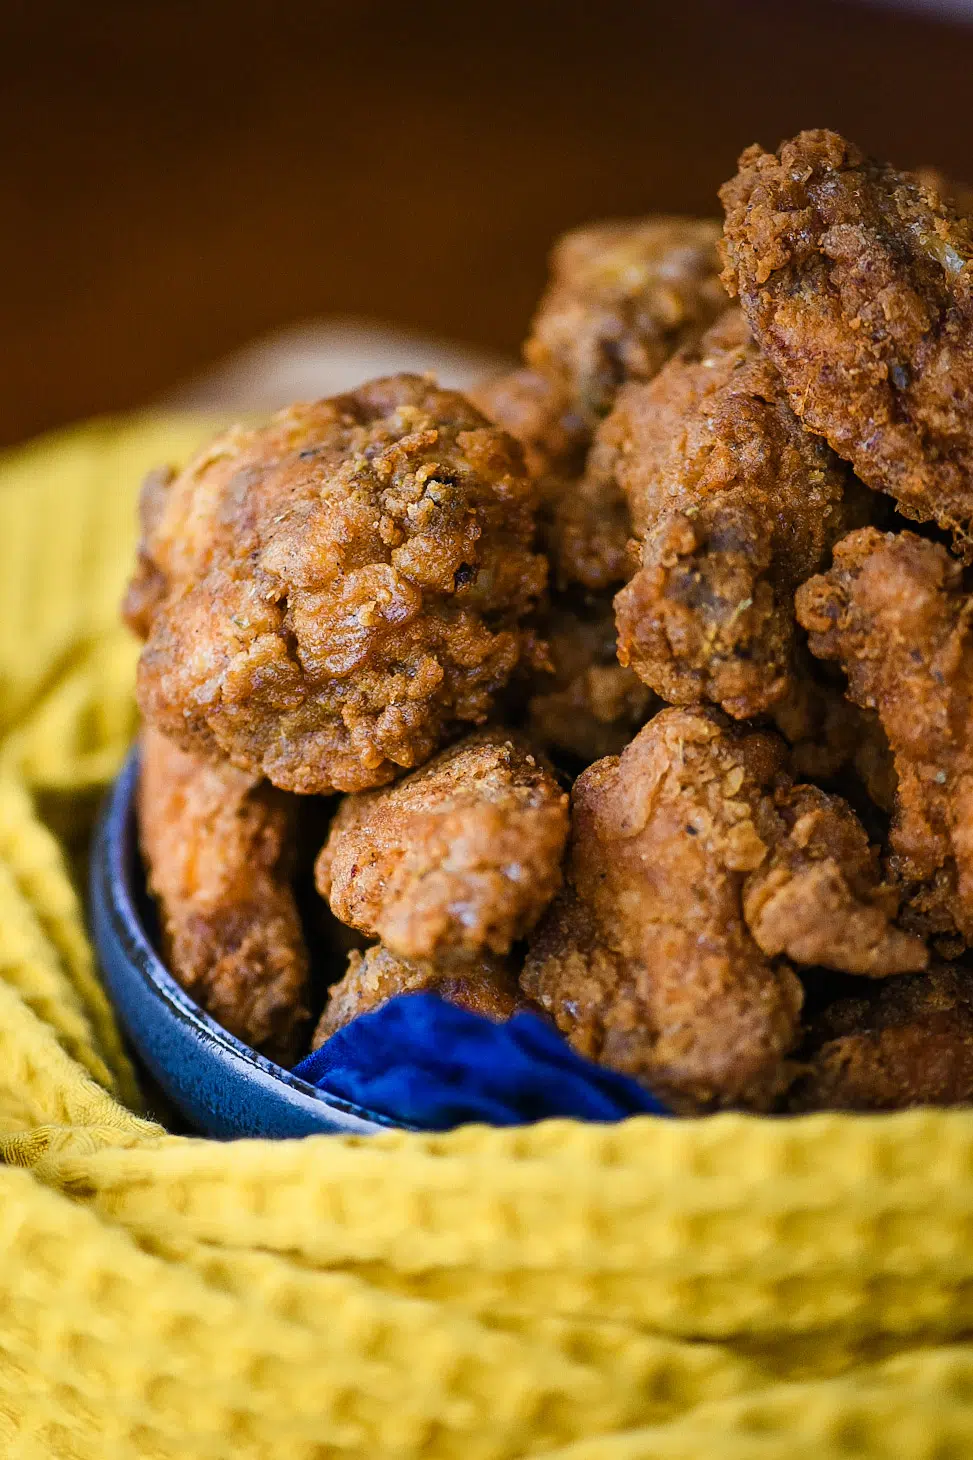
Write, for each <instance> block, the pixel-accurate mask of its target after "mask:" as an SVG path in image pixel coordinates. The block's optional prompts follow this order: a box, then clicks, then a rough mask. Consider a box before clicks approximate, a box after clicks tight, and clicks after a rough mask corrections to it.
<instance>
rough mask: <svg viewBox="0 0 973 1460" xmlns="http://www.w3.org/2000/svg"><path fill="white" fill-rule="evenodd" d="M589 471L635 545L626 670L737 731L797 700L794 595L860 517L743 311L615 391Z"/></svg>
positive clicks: (622, 617)
mask: <svg viewBox="0 0 973 1460" xmlns="http://www.w3.org/2000/svg"><path fill="white" fill-rule="evenodd" d="M595 467H597V468H598V469H599V470H600V471H601V472H602V473H604V474H607V475H610V476H614V479H615V480H616V482H617V484H618V487H619V489H620V490H621V492H622V493H623V494H624V496H625V498H626V499H627V501H628V504H629V508H630V510H631V514H632V523H633V527H634V530H635V532H636V533H637V535H638V536H639V537H640V538H641V548H640V555H641V567H640V569H639V571H638V572H637V573H636V574H635V576H634V578H632V580H631V581H630V582H629V583H628V585H627V586H626V587H625V588H623V589H622V590H621V592H620V593H619V594H618V596H617V597H616V599H615V609H616V615H617V620H618V632H619V658H620V659H621V661H622V663H623V664H630V665H631V666H632V668H633V669H635V671H636V672H637V673H638V674H639V675H640V677H641V678H642V679H644V680H645V682H646V683H647V684H649V685H651V686H652V688H653V689H654V690H655V691H656V692H657V693H658V694H659V695H661V696H662V698H663V699H665V700H668V701H669V702H670V703H671V704H697V703H700V702H704V701H708V702H710V703H713V704H718V705H720V706H721V707H722V708H723V709H724V710H725V711H726V712H727V713H728V714H731V715H733V716H734V717H735V718H738V719H745V718H750V717H751V716H753V715H758V714H763V713H765V712H766V711H768V710H769V709H770V708H771V707H772V706H773V705H774V704H776V703H777V702H778V701H780V700H783V699H784V698H785V697H786V696H787V695H789V694H793V692H794V689H795V681H796V673H795V663H794V655H795V624H794V609H793V597H794V589H795V588H796V587H797V585H798V584H799V583H801V582H803V580H804V579H805V578H807V577H808V576H809V575H810V574H811V573H814V572H816V571H817V570H818V569H820V568H821V567H823V566H824V564H825V563H826V561H827V555H828V553H829V551H830V549H831V547H832V545H833V543H834V542H835V541H837V539H838V538H839V537H840V536H841V535H842V533H843V532H845V531H847V529H848V528H849V527H850V526H851V525H853V523H854V521H856V520H858V519H856V517H855V515H854V514H855V511H856V505H857V504H856V500H855V496H854V493H853V492H849V473H848V471H847V468H846V467H845V466H844V464H843V463H842V462H840V461H839V460H838V458H837V457H836V456H835V455H834V453H833V452H831V451H830V450H829V449H828V447H827V446H826V445H825V444H824V442H823V441H820V440H817V439H816V438H815V437H813V436H809V435H808V434H807V433H806V432H805V431H803V430H802V429H801V426H800V423H799V422H798V420H797V418H796V417H795V415H794V413H793V411H792V410H791V408H790V406H789V404H788V402H787V398H786V395H785V392H784V389H783V386H782V383H781V380H780V377H779V376H778V374H777V372H776V371H775V370H774V368H773V366H772V365H770V364H769V363H768V362H767V361H766V360H765V359H764V358H763V357H762V356H761V355H760V353H759V352H758V351H757V349H756V348H755V346H754V345H753V343H752V342H751V340H750V337H749V332H748V330H747V326H746V322H745V321H744V318H743V315H742V314H741V312H740V311H739V310H729V311H727V313H726V314H725V315H724V316H723V317H722V319H721V320H720V321H719V322H718V323H717V324H716V325H714V326H713V328H712V329H711V330H710V331H709V332H708V333H707V334H706V335H705V336H704V338H703V340H702V341H701V342H700V344H699V346H698V348H696V349H687V350H685V351H683V352H682V353H681V354H680V355H678V356H677V357H676V358H675V359H673V360H671V361H670V362H669V364H668V365H666V366H665V367H664V368H663V369H662V370H661V371H660V373H659V374H658V375H657V376H656V377H655V379H654V380H653V381H651V382H650V383H649V384H648V385H642V386H628V387H626V388H625V389H624V390H623V391H622V392H621V394H620V395H619V399H618V404H617V405H616V407H615V410H614V411H613V413H612V415H611V416H610V417H609V419H608V420H607V421H606V422H605V424H604V425H603V426H602V428H601V430H600V432H599V444H598V446H597V447H596V449H595V451H593V452H592V466H591V468H590V469H589V470H594V469H595ZM866 495H867V494H866Z"/></svg>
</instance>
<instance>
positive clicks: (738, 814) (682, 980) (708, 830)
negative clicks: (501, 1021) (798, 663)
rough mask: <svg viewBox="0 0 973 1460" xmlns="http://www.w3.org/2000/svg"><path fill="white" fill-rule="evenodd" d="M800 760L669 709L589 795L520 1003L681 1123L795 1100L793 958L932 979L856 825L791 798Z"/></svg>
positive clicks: (582, 792)
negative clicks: (897, 921)
mask: <svg viewBox="0 0 973 1460" xmlns="http://www.w3.org/2000/svg"><path fill="white" fill-rule="evenodd" d="M786 760H787V752H786V749H785V747H784V745H783V743H782V742H781V741H780V740H779V739H778V738H777V737H776V736H774V735H771V734H765V733H761V732H752V731H751V732H749V733H748V732H744V731H738V730H736V729H735V728H734V727H732V725H731V722H728V721H726V720H725V719H724V717H722V716H721V715H719V714H718V713H716V712H714V711H707V710H699V709H696V710H676V709H666V710H662V711H660V713H659V714H658V715H656V716H655V718H654V719H653V720H651V721H650V722H649V724H648V725H647V726H646V727H645V729H644V730H642V731H641V732H640V734H639V735H638V736H637V737H636V739H635V740H634V741H633V742H632V744H631V745H630V746H629V747H628V749H627V750H625V751H624V752H623V754H622V755H621V757H620V758H617V759H616V758H614V757H610V758H608V759H606V760H603V761H600V762H599V763H598V764H597V765H594V766H591V767H589V769H588V770H587V771H585V772H583V774H582V775H581V776H580V777H579V778H578V780H577V782H576V783H575V788H574V793H573V797H572V831H571V846H570V852H569V857H568V864H567V882H566V886H565V890H564V891H563V892H562V894H561V896H560V897H559V898H558V899H557V901H556V902H555V904H554V905H553V907H552V909H551V911H550V912H549V914H548V916H547V917H546V918H545V919H544V921H543V923H542V924H541V926H540V927H539V929H538V931H537V933H536V935H535V937H534V939H533V940H532V942H531V946H530V950H529V953H528V957H527V961H526V964H525V967H524V971H523V974H522V976H521V985H522V987H523V989H524V990H525V992H526V993H527V994H529V995H530V996H531V997H532V998H533V999H535V1000H536V1001H537V1002H538V1003H539V1004H540V1005H541V1006H542V1007H543V1008H545V1009H546V1010H547V1011H548V1012H549V1013H550V1014H552V1015H553V1017H554V1018H555V1020H556V1022H557V1024H558V1027H559V1028H560V1029H561V1030H562V1031H563V1032H564V1033H565V1034H567V1036H568V1038H569V1039H570V1041H571V1043H572V1044H573V1045H574V1046H575V1048H577V1049H579V1050H580V1051H581V1052H582V1053H583V1054H586V1055H588V1056H589V1057H591V1058H594V1059H599V1060H601V1061H603V1062H604V1063H606V1064H609V1065H611V1066H613V1067H614V1068H616V1069H621V1070H623V1071H625V1072H626V1073H627V1074H631V1075H634V1076H635V1077H636V1078H637V1079H640V1080H642V1081H644V1082H645V1083H646V1084H648V1085H649V1086H651V1088H653V1089H654V1090H657V1091H658V1092H659V1093H660V1094H662V1095H663V1096H664V1097H665V1098H667V1099H668V1100H669V1101H671V1102H672V1103H673V1104H674V1105H675V1106H676V1107H677V1108H679V1109H687V1110H692V1109H711V1108H714V1107H719V1106H724V1105H739V1106H744V1107H748V1108H752V1109H768V1108H770V1107H771V1106H772V1105H773V1103H774V1102H775V1100H776V1099H777V1097H778V1096H779V1095H780V1094H781V1092H782V1091H783V1090H784V1089H785V1088H786V1085H787V1083H788V1080H789V1079H790V1077H791V1074H792V1070H791V1067H790V1065H789V1064H788V1061H787V1058H786V1057H787V1055H788V1053H789V1051H790V1050H791V1049H792V1048H793V1046H794V1045H795V1044H796V1042H797V1038H798V1016H799V1013H800V1008H801V998H802V995H801V988H800V985H799V983H798V981H797V979H796V977H795V975H794V973H793V971H792V970H791V968H790V965H789V963H788V962H787V959H788V958H789V959H792V960H793V961H795V962H801V963H807V964H824V965H826V966H830V967H832V968H835V969H839V970H844V971H854V972H861V973H868V974H871V975H873V976H879V975H884V974H888V973H895V972H899V971H901V970H903V969H910V970H911V969H919V968H923V967H925V964H926V953H925V949H924V947H923V945H922V943H921V941H920V940H919V939H918V938H913V937H910V936H908V935H907V934H905V933H902V932H900V931H899V930H898V929H897V928H895V927H894V926H893V922H892V920H893V918H894V915H895V911H896V898H895V895H894V893H892V892H891V891H890V889H889V888H887V887H886V886H884V885H883V883H882V881H881V877H880V871H879V865H878V857H877V852H876V851H875V849H873V848H872V847H870V846H869V843H868V839H867V837H866V835H865V833H864V831H863V830H862V828H861V826H860V825H859V823H858V821H857V818H856V817H855V815H854V813H853V812H852V810H851V808H850V807H849V806H848V805H847V804H846V803H845V802H844V801H842V800H841V799H840V797H837V796H829V795H826V794H825V793H824V792H823V791H819V790H818V789H817V788H816V787H812V786H797V787H794V786H791V785H790V783H789V781H788V780H787V778H786V777H785V776H784V775H783V774H782V772H783V767H784V766H785V764H786Z"/></svg>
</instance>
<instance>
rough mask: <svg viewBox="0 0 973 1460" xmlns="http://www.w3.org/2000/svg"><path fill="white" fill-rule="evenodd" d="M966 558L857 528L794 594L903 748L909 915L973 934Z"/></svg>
mask: <svg viewBox="0 0 973 1460" xmlns="http://www.w3.org/2000/svg"><path fill="white" fill-rule="evenodd" d="M970 614H971V601H970V599H969V597H968V595H967V594H966V593H965V592H964V591H963V585H962V570H961V567H960V564H959V563H957V562H956V561H955V559H954V558H952V557H951V556H950V554H949V553H948V552H947V551H946V549H945V548H944V547H942V546H940V544H938V543H934V542H929V541H927V540H926V539H924V538H920V537H917V536H916V535H915V534H914V533H911V532H902V533H898V534H894V533H881V532H877V531H876V530H875V529H874V528H865V529H862V530H861V531H859V532H853V533H851V534H850V535H849V536H848V537H846V538H845V539H844V541H843V542H840V543H839V544H838V546H837V547H836V548H835V553H834V566H833V567H832V569H831V571H830V572H828V573H826V574H823V575H822V576H820V577H817V578H812V579H811V580H810V581H809V582H808V583H805V584H804V586H803V587H802V588H801V589H800V591H799V592H798V594H797V615H798V618H799V620H800V622H801V623H802V624H803V625H804V627H805V628H806V629H807V630H808V633H809V644H810V648H811V651H812V652H813V653H814V654H816V655H818V657H819V658H822V659H834V660H837V661H838V662H839V663H840V664H841V665H842V667H843V668H844V670H845V672H846V674H847V676H848V692H849V694H850V696H851V697H852V699H853V700H855V702H856V703H857V704H859V705H863V706H865V707H867V708H869V709H874V710H877V711H878V714H879V716H880V718H881V721H882V725H883V727H884V729H885V732H886V734H887V736H888V739H889V744H890V745H891V748H892V752H893V754H894V757H895V770H896V775H897V782H898V784H897V791H896V796H895V808H894V814H893V820H892V828H891V833H890V846H891V852H892V857H891V866H892V868H893V870H894V872H895V874H896V876H897V878H898V879H899V881H900V882H901V883H902V884H903V886H904V887H905V889H906V892H907V900H908V903H909V905H910V907H909V914H910V915H909V917H908V918H904V921H905V922H907V923H911V924H912V925H913V926H915V927H916V928H917V929H918V930H920V931H924V932H926V933H928V934H942V933H958V934H959V935H960V936H961V937H962V939H963V940H964V942H966V943H969V942H970V941H971V940H973V838H971V834H970V830H969V828H970V827H971V826H973V718H971V710H973V704H971V693H973V642H971V638H970Z"/></svg>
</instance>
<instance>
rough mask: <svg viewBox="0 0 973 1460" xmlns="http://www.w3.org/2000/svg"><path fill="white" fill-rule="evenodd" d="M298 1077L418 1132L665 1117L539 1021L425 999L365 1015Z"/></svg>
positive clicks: (401, 998)
mask: <svg viewBox="0 0 973 1460" xmlns="http://www.w3.org/2000/svg"><path fill="white" fill-rule="evenodd" d="M294 1073H295V1075H299V1076H300V1077H301V1079H302V1080H307V1082H308V1084H310V1085H314V1086H316V1088H317V1089H319V1090H326V1091H327V1092H328V1093H329V1094H331V1095H338V1096H340V1097H341V1098H342V1099H344V1100H350V1101H352V1102H353V1103H354V1104H355V1105H360V1106H363V1107H364V1108H365V1109H366V1110H370V1111H375V1112H376V1113H377V1114H380V1115H385V1116H389V1117H391V1118H392V1119H393V1120H400V1121H403V1122H405V1123H406V1124H407V1125H411V1126H416V1127H418V1128H419V1129H420V1130H451V1129H452V1128H453V1127H454V1126H458V1125H467V1124H469V1123H471V1122H476V1123H479V1124H486V1125H527V1124H529V1123H530V1122H532V1121H535V1120H546V1119H548V1118H550V1117H552V1116H573V1117H574V1118H576V1119H578V1120H596V1121H615V1120H624V1119H625V1117H626V1116H629V1115H646V1114H648V1115H667V1114H668V1111H667V1110H666V1108H665V1106H664V1105H662V1104H661V1103H660V1102H659V1101H658V1100H656V1099H655V1097H654V1096H652V1095H650V1094H649V1093H648V1091H647V1090H643V1089H642V1087H641V1085H637V1084H636V1083H635V1081H634V1080H630V1079H629V1078H628V1077H627V1076H626V1075H618V1074H615V1072H614V1071H612V1070H606V1069H603V1068H602V1067H601V1066H600V1065H596V1064H593V1063H592V1061H591V1060H587V1059H584V1058H582V1056H581V1055H578V1054H575V1053H574V1051H573V1050H572V1049H571V1048H570V1046H569V1045H568V1044H567V1043H566V1041H565V1040H564V1039H563V1038H562V1037H561V1035H560V1034H558V1032H557V1031H556V1030H555V1029H553V1028H551V1026H550V1025H548V1024H546V1023H545V1022H544V1021H543V1020H542V1019H539V1018H538V1017H537V1016H536V1015H535V1014H526V1013H524V1014H515V1015H514V1017H513V1018H512V1019H509V1020H508V1021H507V1022H506V1023H505V1024H495V1023H493V1021H492V1020H490V1019H486V1018H484V1017H483V1016H482V1015H480V1014H471V1013H469V1012H468V1011H467V1010H466V1009H458V1008H457V1007H456V1006H455V1005H454V1004H449V1003H446V1001H445V1000H443V999H440V998H439V997H437V995H435V994H428V993H427V994H399V995H398V997H397V998H394V999H390V1000H389V1002H388V1003H387V1004H383V1005H382V1006H381V1007H380V1008H378V1009H375V1010H374V1011H373V1012H372V1013H370V1014H362V1015H361V1016H360V1017H359V1018H357V1019H355V1020H353V1021H352V1023H350V1024H346V1025H345V1027H344V1028H343V1029H339V1030H338V1032H337V1033H336V1034H333V1035H332V1036H331V1038H330V1039H329V1040H328V1041H327V1043H326V1044H323V1045H322V1046H321V1048H320V1049H318V1050H315V1052H314V1054H311V1055H308V1057H307V1059H305V1060H302V1061H301V1063H300V1064H299V1065H298V1066H297V1067H296V1069H295V1070H294Z"/></svg>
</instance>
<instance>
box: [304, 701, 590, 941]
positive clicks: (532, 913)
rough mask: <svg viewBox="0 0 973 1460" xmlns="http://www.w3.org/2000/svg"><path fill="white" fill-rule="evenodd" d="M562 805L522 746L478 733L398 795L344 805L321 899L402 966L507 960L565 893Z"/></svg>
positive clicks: (386, 793) (323, 869)
mask: <svg viewBox="0 0 973 1460" xmlns="http://www.w3.org/2000/svg"><path fill="white" fill-rule="evenodd" d="M567 803H568V798H567V796H566V794H565V793H564V792H563V791H562V790H561V788H560V786H559V785H558V783H557V781H556V779H555V777H554V775H553V774H552V772H551V771H550V770H549V769H548V768H547V765H546V763H545V762H544V761H543V759H542V758H541V757H539V756H538V755H535V754H534V753H533V752H532V751H531V749H530V748H529V746H528V745H527V743H526V742H525V741H523V740H522V739H521V738H520V737H519V736H517V735H513V734H509V733H508V732H505V731H502V730H501V731H493V730H484V731H481V732H479V733H478V734H476V735H471V736H469V737H467V739H465V740H461V741H459V742H458V744H456V745H453V746H451V747H450V748H449V749H448V750H445V751H443V752H442V753H441V754H440V755H438V756H437V757H436V758H435V760H433V761H431V762H430V763H429V764H428V765H426V766H423V767H422V769H421V770H418V771H415V772H413V774H412V775H410V776H406V777H404V778H403V779H402V780H401V781H398V782H397V783H396V784H395V785H394V786H390V787H388V788H386V789H384V790H379V791H370V792H365V793H362V794H360V795H358V796H349V797H348V798H346V800H345V801H343V802H342V804H341V806H340V808H339V810H338V813H337V815H336V817H335V819H334V822H333V823H332V827H331V833H330V835H329V837H328V840H327V843H326V845H325V847H324V850H323V851H322V853H321V856H320V857H319V859H318V863H317V869H316V876H317V885H318V890H319V891H320V893H321V895H322V896H323V897H324V898H326V899H327V901H328V903H329V905H330V907H331V910H332V912H333V913H334V914H335V916H336V917H338V918H340V919H341V921H342V922H345V923H349V924H351V926H352V927H355V928H358V929H359V930H360V931H361V932H363V933H365V934H367V936H369V937H372V938H380V939H381V940H382V942H384V943H385V944H386V945H387V946H388V948H389V949H390V951H391V952H393V953H394V954H396V955H398V956H399V957H402V958H405V959H433V960H436V961H437V962H441V961H442V960H443V959H444V958H457V957H461V958H467V959H473V958H477V957H479V956H480V955H481V954H483V953H484V952H490V953H494V954H499V955H502V954H505V953H507V952H508V951H509V949H510V947H511V944H512V943H513V942H514V941H515V940H516V939H518V938H522V937H524V935H525V934H526V933H527V932H528V931H529V930H530V929H531V928H532V927H533V926H534V924H535V923H536V921H537V919H538V918H539V917H540V915H541V913H542V912H543V911H544V909H545V908H546V906H547V904H548V903H549V902H550V900H551V898H552V897H553V896H554V894H555V893H556V892H557V890H558V887H559V886H560V884H561V859H562V856H563V852H564V844H565V841H566V839H567V832H568V807H567Z"/></svg>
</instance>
